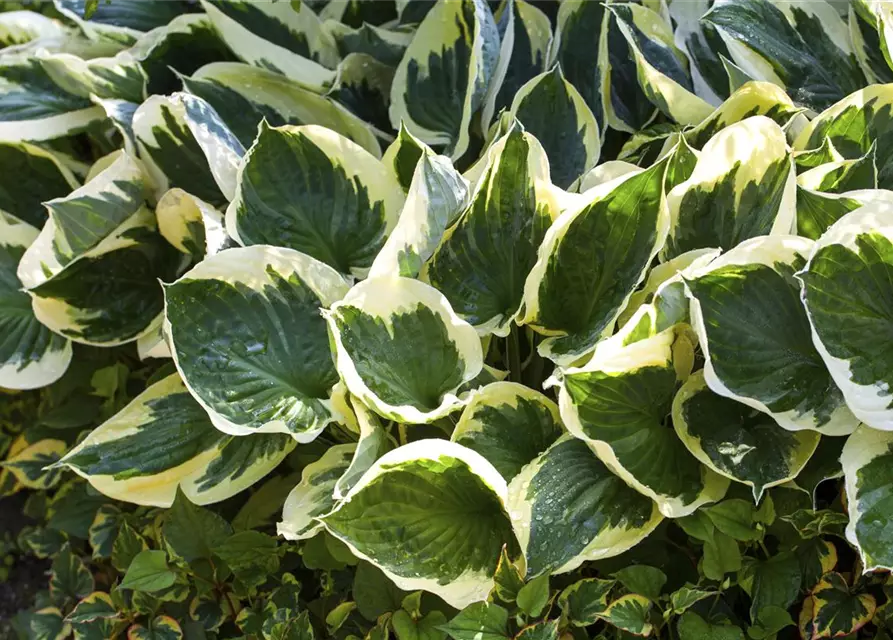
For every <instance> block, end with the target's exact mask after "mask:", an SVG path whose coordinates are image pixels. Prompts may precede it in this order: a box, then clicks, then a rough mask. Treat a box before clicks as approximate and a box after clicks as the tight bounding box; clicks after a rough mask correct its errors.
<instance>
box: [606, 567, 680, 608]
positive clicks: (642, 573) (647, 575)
mask: <svg viewBox="0 0 893 640" xmlns="http://www.w3.org/2000/svg"><path fill="white" fill-rule="evenodd" d="M614 577H615V578H617V580H618V581H620V584H622V585H623V586H624V587H626V588H627V589H628V590H629V591H630V593H636V594H639V595H641V596H645V597H646V598H648V599H649V600H651V601H652V602H654V603H655V604H656V603H657V602H658V600H659V599H660V594H661V591H662V590H663V588H664V585H665V584H666V583H667V575H666V574H665V573H664V572H663V571H661V570H660V569H657V568H655V567H649V566H647V565H632V566H629V567H624V568H623V569H621V570H620V571H616V572H614Z"/></svg>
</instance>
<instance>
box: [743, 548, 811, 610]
mask: <svg viewBox="0 0 893 640" xmlns="http://www.w3.org/2000/svg"><path fill="white" fill-rule="evenodd" d="M746 574H747V575H748V577H750V578H751V579H752V580H753V582H752V585H751V587H750V596H751V602H750V619H751V620H752V621H753V622H754V624H756V623H757V622H762V621H764V618H763V612H764V611H765V609H766V608H767V607H777V608H780V609H782V610H785V609H787V608H788V607H790V606H791V605H792V604H793V603H794V601H795V600H796V599H797V596H798V595H799V594H800V582H801V576H800V563H799V562H798V560H797V556H796V555H794V554H793V553H791V552H789V551H783V552H781V553H779V554H777V555H774V556H772V557H771V558H768V559H767V560H762V561H759V562H757V563H755V564H753V565H750V566H748V567H747V570H746Z"/></svg>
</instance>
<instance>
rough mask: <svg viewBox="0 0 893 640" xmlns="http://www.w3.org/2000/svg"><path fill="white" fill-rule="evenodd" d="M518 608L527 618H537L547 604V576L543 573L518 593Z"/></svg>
mask: <svg viewBox="0 0 893 640" xmlns="http://www.w3.org/2000/svg"><path fill="white" fill-rule="evenodd" d="M517 600H518V606H519V607H520V608H521V611H523V612H524V613H526V614H527V615H529V616H532V617H534V618H535V617H537V616H538V615H539V614H540V613H542V611H543V609H545V608H546V605H547V604H548V603H549V574H548V573H544V574H543V575H541V576H539V577H538V578H534V579H533V580H531V581H530V582H528V583H527V584H525V585H524V586H523V587H522V588H521V590H520V591H518V598H517Z"/></svg>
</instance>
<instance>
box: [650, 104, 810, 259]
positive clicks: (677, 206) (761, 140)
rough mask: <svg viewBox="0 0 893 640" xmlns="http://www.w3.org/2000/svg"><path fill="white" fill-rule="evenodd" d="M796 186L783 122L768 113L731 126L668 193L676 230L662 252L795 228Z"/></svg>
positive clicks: (676, 252)
mask: <svg viewBox="0 0 893 640" xmlns="http://www.w3.org/2000/svg"><path fill="white" fill-rule="evenodd" d="M796 190H797V185H796V176H795V174H794V167H793V160H792V158H791V153H790V151H789V150H788V147H787V142H786V140H785V134H784V131H782V129H781V127H779V126H778V125H777V124H776V123H775V122H773V121H772V120H770V119H769V118H767V117H766V116H753V117H750V118H747V119H745V120H742V121H741V122H736V123H735V124H732V125H730V126H728V127H725V128H724V129H722V130H721V131H720V132H719V133H717V134H716V135H715V136H713V137H712V138H710V141H709V142H707V143H706V144H705V145H704V148H703V150H702V151H701V155H700V156H699V157H698V162H697V164H696V165H695V169H694V173H693V174H692V175H691V177H690V178H689V179H688V180H686V181H685V182H682V183H680V184H678V185H676V186H675V187H674V188H673V190H672V191H670V192H669V193H668V194H667V205H668V206H669V210H670V235H669V238H668V239H667V245H666V247H665V248H664V250H663V253H662V256H663V257H664V258H673V257H675V256H678V255H680V254H682V253H685V252H686V251H690V250H692V249H702V248H704V247H722V248H728V249H731V248H733V247H736V246H737V245H738V244H740V243H741V242H743V241H744V240H748V239H750V238H754V237H757V236H763V235H769V234H770V233H773V234H779V233H781V234H786V233H790V232H791V230H792V227H793V225H794V217H795V215H796V210H795V198H796Z"/></svg>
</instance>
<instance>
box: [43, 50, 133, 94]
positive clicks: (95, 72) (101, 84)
mask: <svg viewBox="0 0 893 640" xmlns="http://www.w3.org/2000/svg"><path fill="white" fill-rule="evenodd" d="M36 58H37V60H38V61H39V62H40V65H41V67H43V70H44V72H45V73H46V74H47V75H48V76H49V77H50V78H51V79H52V80H53V82H55V83H56V84H57V85H58V86H59V88H61V89H62V90H63V91H65V92H66V93H70V94H72V95H75V96H80V97H81V98H90V97H91V94H92V95H95V96H97V97H99V98H106V99H107V98H112V99H120V100H129V101H130V102H136V103H140V102H142V101H143V100H144V99H145V93H146V81H147V77H146V73H145V71H143V69H142V67H141V66H140V64H139V62H137V61H136V60H135V59H134V58H133V56H132V55H130V53H129V52H127V51H124V52H122V53H119V54H118V55H116V56H114V57H100V58H92V59H90V60H84V59H82V58H79V57H78V56H75V55H72V54H70V53H49V52H46V51H40V52H38V54H37V55H36Z"/></svg>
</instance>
